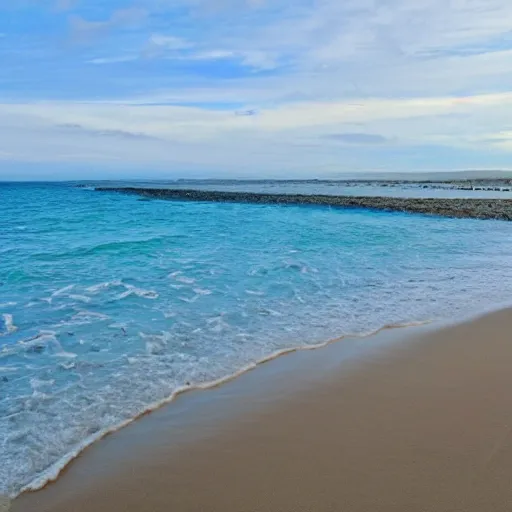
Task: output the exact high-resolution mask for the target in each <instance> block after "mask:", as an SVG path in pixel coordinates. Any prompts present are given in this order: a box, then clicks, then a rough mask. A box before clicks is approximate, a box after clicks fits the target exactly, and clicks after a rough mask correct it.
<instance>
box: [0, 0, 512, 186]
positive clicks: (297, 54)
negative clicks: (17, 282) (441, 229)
mask: <svg viewBox="0 0 512 512" xmlns="http://www.w3.org/2000/svg"><path fill="white" fill-rule="evenodd" d="M511 19H512V2H510V1H509V0H294V1H291V0H16V1H13V0H0V179H18V178H19V179H54V178H55V179H69V178H76V179H84V178H91V179H98V178H117V177H143V178H151V177H155V178H165V177H169V178H176V177H181V178H187V177H190V178H193V177H223V178H226V177H231V178H244V177H246V178H267V177H268V178H290V177H293V178H317V177H336V176H338V175H339V174H340V173H347V172H349V173H363V172H380V171H396V172H403V171H411V172H414V171H439V170H463V169H464V170H465V169H511V168H512V25H511V23H510V20H511Z"/></svg>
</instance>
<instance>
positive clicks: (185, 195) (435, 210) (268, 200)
mask: <svg viewBox="0 0 512 512" xmlns="http://www.w3.org/2000/svg"><path fill="white" fill-rule="evenodd" d="M95 190H96V191H99V192H117V193H122V194H135V195H139V196H141V197H145V198H151V199H164V200H174V201H196V202H202V201H208V202H220V203H230V202H231V203H251V204H277V205H319V206H331V207H336V208H365V209H373V210H381V211H394V212H405V213H420V214H426V215H437V216H442V217H455V218H472V219H495V220H507V221H510V220H512V199H471V198H468V199H459V198H454V199H447V198H406V197H362V196H361V197H360V196H328V195H315V194H313V195H302V194H293V195H292V194H261V193H253V192H225V191H208V190H185V189H183V190H182V189H155V188H137V187H97V188H96V189H95Z"/></svg>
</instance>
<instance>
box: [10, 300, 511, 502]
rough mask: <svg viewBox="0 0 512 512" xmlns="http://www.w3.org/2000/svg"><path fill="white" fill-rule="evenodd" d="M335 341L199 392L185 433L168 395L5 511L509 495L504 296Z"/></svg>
mask: <svg viewBox="0 0 512 512" xmlns="http://www.w3.org/2000/svg"><path fill="white" fill-rule="evenodd" d="M411 332H415V331H414V330H412V331H411ZM402 333H403V330H402ZM387 336H388V337H389V336H403V334H399V333H398V332H397V333H393V332H388V333H387ZM362 343H363V342H361V341H360V340H359V341H357V342H355V344H357V347H358V349H359V348H360V347H361V344H362ZM355 344H354V345H353V347H352V348H355V346H356V345H355ZM335 345H338V346H334V345H333V346H331V347H328V348H326V349H319V350H318V351H316V353H315V354H313V353H303V354H298V355H297V356H296V359H295V361H296V362H297V364H295V369H290V367H289V365H290V364H292V363H293V361H294V357H295V356H285V357H283V358H280V359H281V360H282V361H280V360H276V361H273V362H271V363H268V365H265V366H263V367H262V368H261V369H257V370H255V371H254V372H251V374H250V375H247V376H244V377H242V378H240V379H239V380H238V382H233V383H230V384H229V385H226V386H222V387H221V388H219V390H213V391H204V392H199V393H198V394H197V395H196V396H197V397H199V399H198V400H199V402H202V403H199V404H197V406H198V407H197V408H198V410H201V411H203V412H202V414H203V415H206V416H207V420H206V421H205V422H204V424H205V425H207V426H206V427H204V428H203V431H202V434H201V435H200V436H195V437H194V436H190V439H188V440H187V433H188V431H189V430H194V428H193V426H191V425H189V424H187V423H186V422H185V423H183V422H182V423H181V427H180V428H178V427H177V426H176V425H178V423H179V422H178V423H177V422H176V421H173V418H172V416H169V414H171V415H172V414H176V415H178V416H179V415H180V414H181V413H183V414H184V415H185V416H186V415H187V414H188V413H187V411H185V409H186V407H185V405H184V404H186V403H187V398H186V396H184V397H183V399H182V400H181V401H177V403H176V404H171V405H170V406H167V407H165V408H164V410H162V411H161V413H160V414H159V413H158V412H157V413H155V414H154V415H150V416H149V417H147V418H144V419H142V420H141V421H139V422H137V425H136V426H134V428H130V427H128V428H127V429H124V430H123V431H121V432H119V433H117V434H114V435H112V436H110V437H108V438H106V439H105V440H103V441H101V442H99V443H97V444H96V445H95V447H93V449H92V450H87V451H86V452H85V453H84V455H83V456H82V457H80V458H79V459H78V460H77V461H76V462H75V463H74V464H72V465H71V467H70V468H69V469H68V470H67V471H66V472H65V473H64V474H63V475H62V477H61V478H60V479H59V480H58V481H57V482H56V483H55V484H52V485H49V486H48V487H47V488H46V489H44V490H43V491H40V492H36V493H30V494H25V495H23V496H21V497H20V498H19V499H17V500H16V501H15V503H14V504H13V507H12V510H13V511H15V512H33V511H34V512H35V511H37V512H69V511H73V512H85V511H94V512H132V511H133V512H146V511H147V512H150V511H151V512H167V511H180V512H181V511H183V512H188V511H194V512H196V511H198V512H199V511H206V512H217V511H219V512H220V511H222V512H257V511H258V512H259V511H261V512H313V511H315V512H327V511H347V512H363V511H364V512H370V511H372V512H373V511H379V512H380V511H382V512H391V511H393V512H395V511H404V512H416V511H418V512H420V511H421V512H427V511H428V512H436V511H446V512H448V511H449V512H455V511H465V512H473V511H474V512H484V511H485V512H490V511H510V510H511V509H512V485H510V483H511V481H512V371H511V369H512V310H504V311H500V312H497V313H492V314H489V315H486V316H484V317H482V318H479V319H477V320H474V321H471V322H468V323H465V324H462V325H458V326H453V327H447V328H444V329H442V330H438V331H435V332H432V331H429V332H426V333H423V334H420V335H419V337H418V336H416V337H415V339H414V340H410V341H407V342H403V341H402V342H400V343H395V344H390V345H389V346H387V345H386V344H384V345H382V344H381V345H380V346H378V347H377V348H376V349H375V350H370V351H369V352H368V353H366V355H365V356H364V357H358V358H356V359H354V358H353V357H352V358H351V359H350V360H351V363H350V364H349V363H348V362H347V358H346V357H345V356H343V357H341V356H340V355H339V351H340V350H347V347H348V349H349V351H350V350H351V348H350V344H349V343H348V344H346V345H345V346H343V343H341V342H340V343H339V344H335ZM283 361H288V363H283ZM290 362H291V363H290ZM308 362H309V363H308ZM306 363H308V364H307V365H306ZM286 364H288V367H287V366H286ZM293 364H294V363H293ZM305 368H307V369H308V371H307V373H306V374H305ZM294 375H295V377H296V378H295V377H294ZM294 378H295V381H294ZM280 379H281V380H280ZM249 381H250V382H249ZM244 382H245V383H246V384H247V382H249V384H248V385H246V384H244ZM281 384H282V389H281V388H280V386H281ZM244 386H245V388H244ZM249 389H250V391H248V390H249ZM272 389H274V392H273V393H272V391H271V390H272ZM230 390H231V391H230ZM180 407H181V408H182V409H180ZM183 408H185V409H183ZM230 408H235V409H237V408H238V413H236V414H235V413H233V414H232V415H231V416H230V415H226V414H224V412H225V410H227V409H230ZM170 411H174V412H173V413H171V412H170ZM180 411H181V412H180ZM189 412H190V411H189ZM216 415H217V416H223V417H224V420H222V419H220V418H217V417H216ZM206 416H203V418H205V417H206ZM212 418H214V419H213V420H212ZM199 420H200V416H199ZM203 426H204V425H203ZM148 434H149V435H148ZM192 438H193V439H192ZM178 440H179V442H178ZM128 453H130V455H129V456H128V455H127V454H128Z"/></svg>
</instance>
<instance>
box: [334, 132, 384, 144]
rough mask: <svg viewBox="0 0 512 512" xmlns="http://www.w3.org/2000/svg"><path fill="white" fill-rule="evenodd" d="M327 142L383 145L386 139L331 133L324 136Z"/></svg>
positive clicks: (362, 134)
mask: <svg viewBox="0 0 512 512" xmlns="http://www.w3.org/2000/svg"><path fill="white" fill-rule="evenodd" d="M325 138H326V139H328V140H334V141H339V142H344V143H347V144H368V145H373V144H384V143H385V142H388V139H387V138H386V137H383V136H382V135H378V134H374V133H332V134H329V135H326V136H325Z"/></svg>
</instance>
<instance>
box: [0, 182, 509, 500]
mask: <svg viewBox="0 0 512 512" xmlns="http://www.w3.org/2000/svg"><path fill="white" fill-rule="evenodd" d="M0 220H1V223H2V230H1V232H0V493H5V494H9V495H11V496H14V495H16V494H17V493H19V492H20V491H21V490H22V489H24V488H30V487H37V486H39V485H41V484H42V483H43V482H44V481H45V480H46V479H47V478H48V477H50V476H52V474H55V473H56V472H57V471H58V470H59V469H60V468H61V467H62V466H63V465H64V464H65V462H66V461H67V460H68V459H70V458H71V457H72V456H73V454H76V453H77V452H78V451H79V450H80V449H81V448H82V447H83V446H85V445H86V444H87V443H90V442H91V441H93V440H94V439H96V438H97V437H99V436H100V435H101V434H102V433H103V432H105V431H107V430H110V429H113V428H115V427H116V426H119V425H121V424H123V423H125V422H127V421H129V420H130V419H132V418H134V417H136V416H138V415H139V414H141V413H142V412H143V411H145V410H147V409H148V407H150V406H152V405H155V404H158V403H159V402H162V401H164V400H166V399H168V398H169V397H170V396H172V395H173V393H174V392H175V391H176V390H177V389H179V388H183V387H185V386H189V385H200V384H204V383H207V382H210V381H213V380H216V379H220V378H222V377H225V376H227V375H230V374H233V373H234V372H236V371H238V370H240V369H242V368H244V367H246V366H247V365H250V364H251V363H254V362H256V361H258V360H261V359H262V358H264V357H266V356H269V355H271V354H273V353H275V352H277V351H280V350H283V349H286V348H290V347H296V346H306V345H310V344H318V343H322V342H325V341H327V340H329V339H332V338H336V337H339V336H342V335H346V334H351V333H368V332H371V331H374V330H376V329H378V328H380V327H382V326H384V325H389V324H401V323H408V322H414V321H425V320H431V319H438V318H453V317H458V316H461V315H466V314H469V313H472V312H475V311H479V310H481V309H484V308H488V307H491V306H493V305H496V304H501V303H504V302H508V301H509V300H510V296H511V293H512V266H511V265H510V254H511V251H512V238H511V230H512V224H509V223H506V222H500V221H479V220H465V219H446V218H437V217H427V216H421V215H408V214H394V213H385V212H372V211H365V210H337V209H330V208H322V207H305V206H286V207H285V206H265V205H246V204H214V203H182V202H166V201H156V200H154V201H141V200H140V199H139V198H137V197H135V196H124V195H119V194H114V193H99V192H95V191H91V190H84V189H76V188H73V187H70V186H66V185H51V184H48V185H45V184H18V185H17V184H0Z"/></svg>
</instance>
